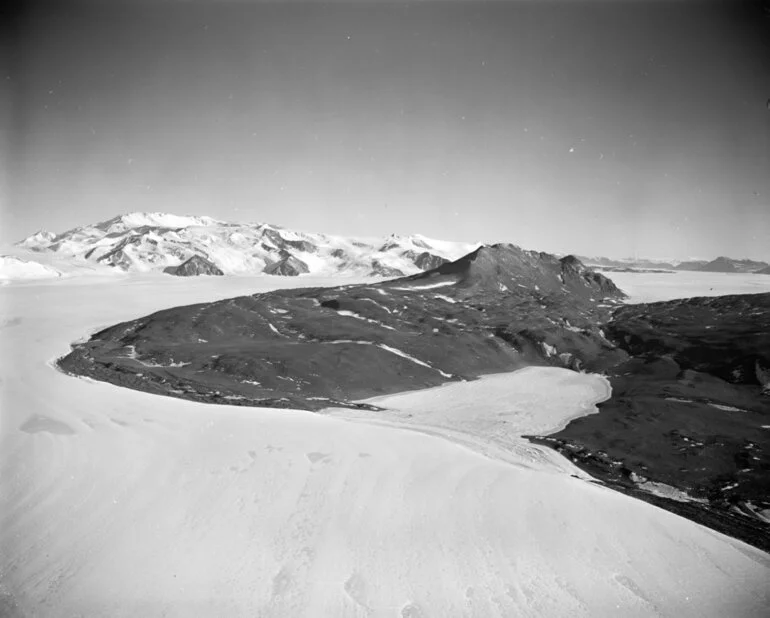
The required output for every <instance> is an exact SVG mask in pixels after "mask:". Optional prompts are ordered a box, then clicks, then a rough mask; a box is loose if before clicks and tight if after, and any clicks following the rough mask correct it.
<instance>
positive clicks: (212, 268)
mask: <svg viewBox="0 0 770 618" xmlns="http://www.w3.org/2000/svg"><path fill="white" fill-rule="evenodd" d="M163 272H164V273H166V274H169V275H176V276H177V277H197V276H198V275H217V276H221V275H224V273H223V272H222V271H221V270H220V268H219V267H217V265H216V264H214V263H212V262H210V261H209V260H207V259H206V258H204V257H202V256H200V255H194V256H192V257H191V258H190V259H189V260H187V261H186V262H183V263H182V264H180V265H179V266H169V267H167V268H165V269H164V270H163Z"/></svg>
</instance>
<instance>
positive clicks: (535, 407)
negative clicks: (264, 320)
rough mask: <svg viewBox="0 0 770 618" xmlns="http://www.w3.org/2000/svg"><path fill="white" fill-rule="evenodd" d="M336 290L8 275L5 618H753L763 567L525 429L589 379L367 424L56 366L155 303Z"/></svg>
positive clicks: (242, 280) (595, 382)
mask: <svg viewBox="0 0 770 618" xmlns="http://www.w3.org/2000/svg"><path fill="white" fill-rule="evenodd" d="M616 275H619V276H617V277H616ZM688 275H689V273H688ZM611 276H612V277H613V278H614V279H616V281H617V282H618V284H619V285H620V286H621V287H624V289H625V288H627V287H630V288H631V290H627V291H629V292H631V300H632V301H634V300H637V301H640V300H651V299H653V297H656V298H655V299H658V298H657V297H661V295H663V294H666V293H674V292H675V291H676V292H681V290H682V289H687V290H688V291H690V290H696V289H697V285H700V286H701V287H704V286H706V285H707V286H708V287H714V284H713V281H714V280H716V279H711V277H717V278H720V279H724V281H729V282H730V283H729V285H727V286H725V287H723V288H722V289H723V290H726V291H723V292H722V293H730V292H732V291H734V289H735V288H736V287H740V286H743V285H745V286H749V287H750V288H752V289H754V288H757V287H758V286H757V285H754V283H753V280H752V282H749V283H746V282H743V283H741V284H740V285H739V284H738V281H739V280H741V281H743V278H744V277H747V279H746V281H748V279H749V278H750V277H748V276H741V275H710V277H707V278H704V279H703V280H699V282H698V284H697V285H696V284H695V283H692V284H691V285H690V287H687V288H684V287H683V285H682V283H681V282H680V283H679V284H678V285H676V284H673V285H669V284H668V281H669V280H665V281H664V282H661V281H660V280H659V279H655V278H647V277H643V276H642V274H627V273H612V275H611ZM669 276H676V277H678V274H677V275H657V277H658V278H663V277H669ZM624 277H626V278H627V282H626V283H625V286H624V281H623V279H624ZM754 277H761V276H754ZM766 278H767V280H768V286H770V277H766ZM671 281H674V280H671ZM683 281H684V279H683ZM687 281H693V279H692V277H690V278H688V279H687ZM352 282H353V281H352V280H351V281H346V283H352ZM338 283H339V279H334V280H330V279H326V280H321V279H311V278H307V277H302V278H299V279H284V278H270V277H217V278H198V279H195V280H179V279H175V278H171V277H165V276H162V275H140V276H132V277H125V278H119V279H115V278H109V279H101V278H98V277H89V278H87V279H81V278H72V279H60V280H54V281H51V282H28V283H23V284H10V285H7V286H4V287H3V288H2V289H1V290H0V295H1V296H0V298H2V303H1V304H0V346H1V347H0V380H2V381H1V382H0V496H1V498H0V499H1V501H2V505H1V508H0V614H2V615H11V616H13V615H17V616H79V615H84V616H110V617H112V616H137V615H143V616H276V617H279V616H280V617H283V616H291V617H295V616H308V617H316V616H334V617H337V616H395V617H411V618H415V617H429V616H437V617H447V616H449V617H452V616H484V617H486V616H506V617H507V616H514V615H515V616H519V615H521V616H567V615H570V616H581V615H582V616H609V615H623V616H649V615H661V616H725V615H730V616H761V615H765V612H766V608H767V607H768V604H769V603H770V590H769V589H768V586H767V582H768V581H770V556H768V555H767V554H765V553H763V552H761V551H759V550H756V549H754V548H751V547H749V546H747V545H745V544H743V543H741V542H739V541H735V540H732V539H730V538H728V537H725V536H723V535H720V534H718V533H715V532H713V531H711V530H708V529H706V528H703V527H701V526H699V525H697V524H694V523H692V522H690V521H688V520H685V519H682V518H680V517H677V516H676V515H673V514H671V513H668V512H665V511H662V510H660V509H657V508H655V507H652V506H650V505H648V504H645V503H642V502H639V501H635V500H633V499H631V498H628V497H626V496H624V495H621V494H617V493H614V492H612V491H610V490H607V489H605V488H603V487H601V486H599V485H596V484H594V483H590V482H587V481H586V480H585V478H584V475H581V474H579V473H577V472H576V471H575V469H574V468H573V467H572V466H571V465H570V464H569V463H568V462H566V460H561V459H560V458H559V457H558V456H557V455H555V454H553V453H551V452H550V451H545V450H541V449H539V448H537V447H534V446H532V445H524V444H523V441H521V440H520V438H519V436H520V435H522V434H526V433H529V432H532V433H536V432H542V431H543V430H544V428H546V429H547V428H553V429H554V430H555V429H556V428H558V426H559V425H560V424H563V423H564V422H566V421H567V420H568V419H569V418H572V417H573V416H575V415H578V414H583V413H586V412H590V410H591V408H592V406H593V403H595V402H596V401H597V400H599V399H601V398H602V397H604V396H606V390H605V389H606V383H604V381H603V380H602V379H601V378H598V377H596V376H591V375H584V374H578V373H571V372H568V371H566V370H555V369H542V370H541V369H532V368H530V369H526V370H523V371H522V372H516V373H514V374H506V375H498V376H492V377H489V378H486V379H484V380H480V381H477V382H468V383H465V384H459V385H452V386H451V387H448V386H445V387H440V388H438V389H432V390H431V391H422V392H416V393H408V394H402V395H396V396H391V397H389V398H385V399H382V400H381V401H380V405H383V406H385V407H389V408H392V409H393V412H391V413H390V414H389V416H388V419H387V420H386V421H383V419H372V418H371V415H369V416H367V415H366V414H354V413H349V415H348V416H347V417H345V416H344V415H342V414H341V413H339V412H338V411H329V412H328V413H327V414H312V413H308V412H300V411H286V410H274V409H255V408H236V407H228V406H216V405H205V404H196V403H192V402H188V401H183V400H179V399H171V398H164V397H157V396H153V395H149V394H146V393H141V392H137V391H131V390H126V389H120V388H117V387H114V386H112V385H109V384H103V383H96V382H91V381H87V380H82V379H77V378H72V377H69V376H66V375H64V374H62V373H60V372H58V371H56V370H55V369H54V368H53V366H52V362H53V360H54V359H55V358H57V357H58V356H60V355H62V354H63V353H65V352H66V351H67V350H68V347H69V344H70V343H71V342H72V341H75V340H78V339H81V338H83V337H84V336H87V335H88V334H89V333H91V332H94V331H95V330H97V329H98V328H100V327H103V326H107V325H109V324H113V323H115V322H118V321H121V320H126V319H129V318H133V317H137V316H139V315H143V314H146V313H149V312H151V311H155V310H158V309H161V308H165V307H168V306H173V305H179V304H187V303H194V302H203V301H208V300H214V299H217V298H226V297H230V296H236V295H240V294H246V293H253V292H256V291H261V290H265V289H268V288H269V287H278V286H282V287H283V286H287V287H288V286H296V285H302V286H305V285H324V284H327V285H333V284H338ZM655 286H658V287H657V288H656V287H655ZM731 286H732V287H731ZM759 287H761V284H759ZM767 290H768V288H767V287H764V289H756V290H755V291H767ZM703 291H705V290H699V291H698V292H694V293H693V294H687V295H697V294H699V293H701V292H703ZM679 295H680V296H681V295H685V294H681V293H680V294H679ZM661 299H662V298H661ZM450 389H456V390H450ZM543 412H545V414H543ZM573 474H574V476H573Z"/></svg>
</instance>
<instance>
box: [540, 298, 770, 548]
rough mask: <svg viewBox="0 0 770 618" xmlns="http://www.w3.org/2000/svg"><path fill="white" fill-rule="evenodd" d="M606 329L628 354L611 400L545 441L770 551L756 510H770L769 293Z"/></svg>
mask: <svg viewBox="0 0 770 618" xmlns="http://www.w3.org/2000/svg"><path fill="white" fill-rule="evenodd" d="M605 331H606V334H607V337H608V338H609V339H610V340H611V341H613V343H615V344H616V345H617V346H618V347H619V348H621V349H622V350H623V351H625V352H626V353H627V354H628V355H629V358H628V359H627V360H626V361H624V362H623V363H621V364H620V365H618V366H616V367H614V368H612V369H611V370H610V372H609V375H610V382H611V384H612V397H611V398H610V399H609V400H608V401H606V402H603V403H601V404H600V405H599V410H600V411H599V414H596V415H590V416H586V417H583V418H580V419H576V420H574V421H572V422H571V423H570V424H569V425H568V426H567V427H566V428H565V429H564V430H563V431H561V432H559V433H557V434H554V435H552V436H549V437H548V438H542V437H541V438H540V440H542V441H544V443H546V444H549V445H550V446H554V447H555V448H557V449H559V450H561V451H562V452H564V453H565V454H567V455H568V456H569V457H571V458H573V459H574V460H575V461H576V463H578V464H579V465H581V466H582V467H584V468H585V469H586V470H587V471H588V472H590V473H591V474H592V475H593V476H596V477H598V478H600V479H602V480H604V481H605V482H607V483H609V484H610V485H611V486H614V487H617V488H621V489H623V490H625V491H629V492H632V493H633V494H634V495H637V497H641V498H643V499H652V498H650V495H649V494H646V493H645V492H644V491H643V490H642V489H639V487H640V483H639V479H644V480H645V482H652V483H663V484H665V485H668V486H672V487H674V488H676V489H677V490H678V491H679V492H681V494H682V495H690V496H692V497H693V499H698V500H701V501H702V503H700V504H697V506H696V503H692V504H689V503H682V504H679V503H676V502H675V501H673V502H672V501H671V500H669V501H668V502H667V501H666V500H665V499H663V498H660V497H659V496H658V497H654V501H655V503H656V504H659V505H660V506H664V507H666V508H670V509H671V510H674V511H675V512H678V513H680V514H682V515H685V516H688V517H691V518H693V519H695V520H696V521H699V522H700V523H703V524H706V525H709V526H711V527H714V528H716V529H717V530H720V531H722V532H726V533H728V534H731V535H734V536H737V537H738V538H741V539H743V540H745V541H747V542H749V543H752V544H754V545H756V546H758V547H761V548H764V549H766V550H770V526H769V525H767V523H765V522H763V521H762V520H761V518H758V517H757V516H755V515H754V514H753V513H755V512H760V511H762V510H764V509H769V508H770V474H769V473H768V471H770V432H769V431H768V430H767V429H765V428H764V427H765V426H767V425H770V397H768V392H767V386H768V384H769V383H770V382H768V380H770V378H769V377H768V376H770V371H768V368H770V294H746V295H734V296H721V297H713V298H711V297H709V298H690V299H684V300H675V301H668V302H661V303H649V304H643V305H628V306H624V307H620V308H619V309H617V310H616V311H615V312H614V314H613V317H612V320H611V321H610V323H609V324H607V325H606V326H605ZM641 487H642V488H643V487H644V484H642V485H641ZM704 504H706V505H708V508H706V506H704Z"/></svg>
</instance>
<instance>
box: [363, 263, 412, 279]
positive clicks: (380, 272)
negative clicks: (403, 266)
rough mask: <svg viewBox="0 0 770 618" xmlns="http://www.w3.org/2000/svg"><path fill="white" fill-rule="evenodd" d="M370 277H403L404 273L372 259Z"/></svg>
mask: <svg viewBox="0 0 770 618" xmlns="http://www.w3.org/2000/svg"><path fill="white" fill-rule="evenodd" d="M369 276H371V277H403V276H404V273H403V272H402V271H401V270H399V269H398V268H393V267H392V266H388V265H386V264H383V263H382V262H380V260H372V270H371V271H370V272H369Z"/></svg>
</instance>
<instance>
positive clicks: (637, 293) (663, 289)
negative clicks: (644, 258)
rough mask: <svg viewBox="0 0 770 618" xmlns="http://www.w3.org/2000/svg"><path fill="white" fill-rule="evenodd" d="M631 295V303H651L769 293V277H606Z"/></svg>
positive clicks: (694, 274)
mask: <svg viewBox="0 0 770 618" xmlns="http://www.w3.org/2000/svg"><path fill="white" fill-rule="evenodd" d="M604 274H605V275H606V276H608V277H609V278H610V279H612V280H613V281H614V282H615V284H616V285H617V286H618V287H619V288H620V289H621V290H623V291H624V292H625V293H626V294H628V295H629V298H628V300H627V302H629V303H650V302H656V301H660V300H673V299H675V298H690V297H694V296H722V295H724V294H760V293H763V292H770V275H756V274H753V273H706V272H688V271H677V272H670V273H642V272H610V273H604Z"/></svg>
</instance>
